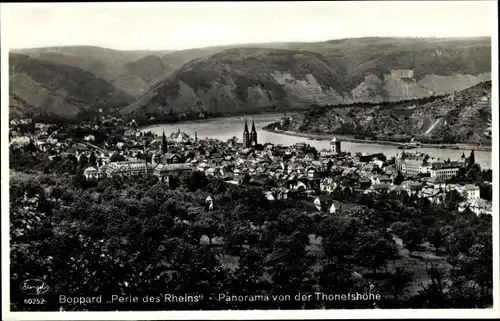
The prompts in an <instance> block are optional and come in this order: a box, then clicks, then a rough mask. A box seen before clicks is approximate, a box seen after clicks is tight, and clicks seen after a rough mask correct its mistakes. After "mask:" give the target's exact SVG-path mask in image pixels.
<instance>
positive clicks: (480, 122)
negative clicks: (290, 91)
mask: <svg viewBox="0 0 500 321" xmlns="http://www.w3.org/2000/svg"><path fill="white" fill-rule="evenodd" d="M281 129H283V130H291V131H297V132H304V133H316V134H331V135H335V134H337V135H347V136H354V137H363V138H372V139H377V140H392V141H410V140H411V139H412V138H415V140H417V141H420V142H428V143H473V144H486V145H490V144H491V81H488V82H483V83H481V84H479V85H476V86H474V87H471V88H468V89H466V90H463V91H460V92H457V93H455V94H451V95H447V96H444V97H437V98H426V99H420V100H416V101H407V102H400V103H385V104H379V105H376V104H353V105H349V106H343V107H316V108H312V109H310V110H308V111H307V112H304V113H302V114H299V115H297V116H295V117H294V118H293V119H292V121H291V122H290V124H289V125H287V126H285V127H283V128H281Z"/></svg>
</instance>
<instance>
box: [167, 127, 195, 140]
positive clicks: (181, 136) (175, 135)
mask: <svg viewBox="0 0 500 321" xmlns="http://www.w3.org/2000/svg"><path fill="white" fill-rule="evenodd" d="M170 140H172V141H174V142H176V143H187V142H189V141H190V140H191V138H190V137H189V135H188V134H186V133H184V132H181V129H180V128H178V129H177V132H175V133H172V134H170Z"/></svg>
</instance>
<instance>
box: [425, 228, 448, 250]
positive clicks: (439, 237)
mask: <svg viewBox="0 0 500 321" xmlns="http://www.w3.org/2000/svg"><path fill="white" fill-rule="evenodd" d="M427 240H428V241H429V242H430V243H431V244H432V245H433V246H434V248H435V252H436V255H438V254H439V250H440V249H441V247H442V246H443V245H444V243H445V237H444V235H443V232H442V231H441V229H440V228H436V227H432V228H430V229H429V230H428V231H427Z"/></svg>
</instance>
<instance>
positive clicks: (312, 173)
mask: <svg viewBox="0 0 500 321" xmlns="http://www.w3.org/2000/svg"><path fill="white" fill-rule="evenodd" d="M316 172H317V171H316V169H315V168H313V167H311V168H309V169H308V170H307V177H308V178H310V179H313V178H314V177H315V176H316Z"/></svg>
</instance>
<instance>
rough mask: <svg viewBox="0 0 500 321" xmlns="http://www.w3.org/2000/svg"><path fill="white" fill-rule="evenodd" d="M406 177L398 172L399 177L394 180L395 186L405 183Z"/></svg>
mask: <svg viewBox="0 0 500 321" xmlns="http://www.w3.org/2000/svg"><path fill="white" fill-rule="evenodd" d="M404 180H405V177H404V176H403V175H402V174H401V172H399V171H398V176H396V178H395V179H394V185H400V184H401V183H402V182H404Z"/></svg>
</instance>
